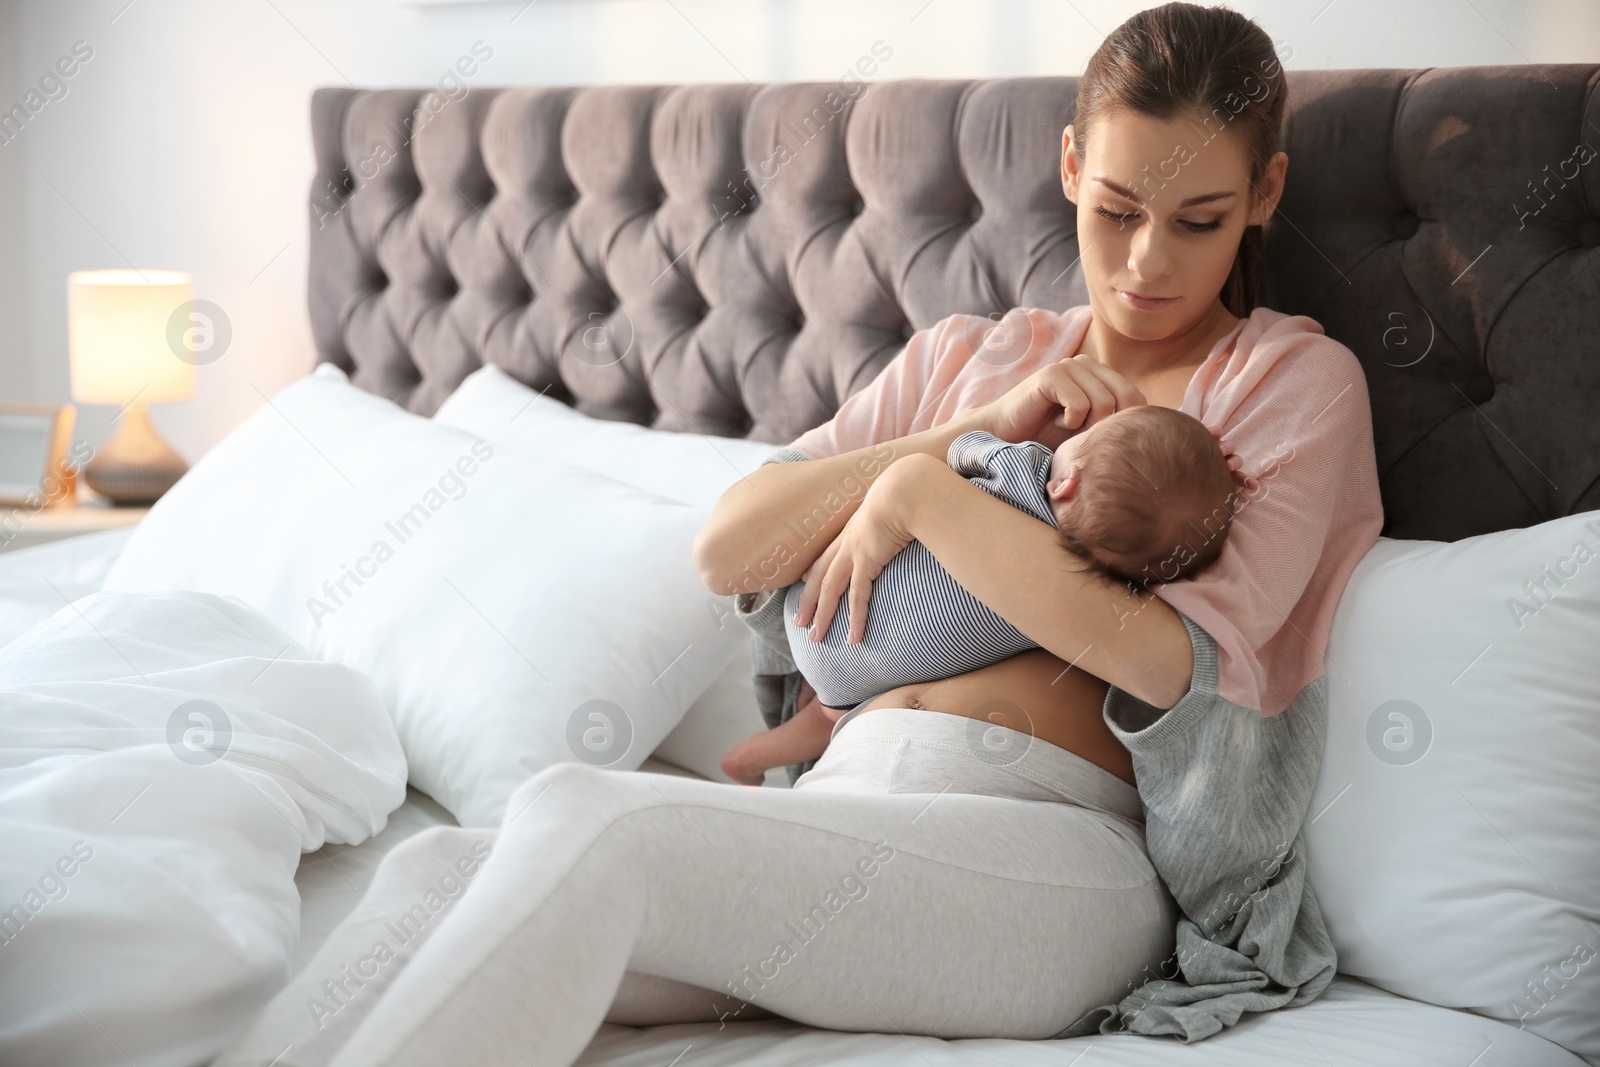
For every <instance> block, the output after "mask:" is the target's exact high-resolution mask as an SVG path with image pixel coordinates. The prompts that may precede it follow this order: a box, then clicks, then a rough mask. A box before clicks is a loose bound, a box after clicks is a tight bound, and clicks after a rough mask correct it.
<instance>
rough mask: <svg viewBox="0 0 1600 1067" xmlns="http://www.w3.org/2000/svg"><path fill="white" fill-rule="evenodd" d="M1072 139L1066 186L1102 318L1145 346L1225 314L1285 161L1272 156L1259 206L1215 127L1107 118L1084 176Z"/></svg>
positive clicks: (1090, 148)
mask: <svg viewBox="0 0 1600 1067" xmlns="http://www.w3.org/2000/svg"><path fill="white" fill-rule="evenodd" d="M1075 136H1076V130H1075V129H1074V128H1073V127H1072V126H1068V127H1067V128H1066V130H1065V131H1064V132H1063V134H1062V140H1061V147H1062V155H1061V182H1062V188H1063V189H1064V190H1065V192H1066V194H1067V199H1069V200H1071V201H1072V202H1073V203H1074V204H1075V205H1077V209H1078V248H1079V251H1080V252H1081V253H1082V257H1083V273H1084V280H1085V282H1086V283H1087V285H1088V289H1089V303H1090V305H1091V307H1092V308H1093V309H1094V314H1095V317H1096V318H1098V319H1101V320H1103V321H1105V322H1106V323H1107V324H1108V325H1110V326H1111V327H1113V328H1114V329H1115V330H1116V331H1117V332H1118V333H1120V334H1122V335H1123V336H1125V337H1128V338H1131V339H1134V340H1143V341H1156V340H1161V339H1163V338H1166V337H1170V336H1173V335H1174V334H1176V333H1179V332H1181V331H1182V330H1184V329H1186V328H1187V327H1189V326H1192V325H1194V324H1195V323H1197V322H1199V321H1200V319H1201V318H1202V317H1204V316H1205V315H1206V314H1208V313H1209V312H1210V311H1211V310H1212V309H1213V308H1214V307H1215V305H1216V303H1217V300H1218V296H1219V294H1220V293H1221V291H1222V287H1223V284H1224V283H1225V282H1226V281H1227V280H1228V272H1229V271H1230V270H1232V268H1233V261H1234V257H1235V256H1236V255H1237V253H1238V251H1239V240H1240V238H1241V237H1242V236H1243V234H1244V230H1245V227H1246V226H1249V225H1259V224H1261V223H1264V222H1265V221H1266V219H1267V217H1268V216H1270V215H1271V213H1272V208H1273V207H1274V206H1275V205H1276V203H1277V200H1278V197H1279V195H1280V194H1281V191H1282V187H1283V173H1284V169H1285V166H1286V165H1287V162H1288V157H1287V156H1286V155H1284V153H1282V152H1279V153H1277V154H1276V155H1275V156H1274V157H1273V159H1272V163H1271V165H1269V166H1268V168H1267V173H1266V174H1265V175H1264V176H1263V177H1262V180H1261V181H1260V182H1258V183H1257V188H1258V189H1259V190H1260V194H1261V196H1260V197H1256V196H1254V195H1253V190H1252V189H1251V186H1250V165H1249V159H1248V157H1247V156H1246V154H1245V150H1244V148H1243V146H1242V145H1241V144H1240V143H1239V141H1238V140H1237V139H1236V137H1235V135H1234V134H1233V132H1232V131H1231V130H1228V129H1227V128H1223V129H1222V130H1221V131H1220V132H1219V131H1218V129H1217V127H1216V125H1215V123H1213V124H1212V125H1211V126H1210V127H1206V126H1203V125H1201V123H1200V120H1199V118H1196V119H1194V120H1193V121H1192V122H1191V121H1188V120H1184V119H1178V120H1172V121H1163V120H1160V119H1154V118H1151V117H1149V116H1148V115H1141V114H1138V113H1136V112H1129V111H1110V112H1106V113H1104V114H1103V115H1102V117H1101V119H1100V121H1099V122H1097V123H1096V124H1095V126H1094V127H1093V129H1092V136H1091V137H1090V138H1089V141H1088V144H1087V146H1086V147H1087V152H1086V154H1085V156H1084V163H1083V166H1082V168H1081V169H1080V168H1079V166H1078V162H1077V156H1076V154H1075V145H1074V143H1073V139H1074V137H1075ZM1207 136H1209V137H1210V138H1211V139H1210V140H1209V141H1208V140H1207V139H1206V138H1207ZM1263 199H1264V200H1265V201H1267V202H1265V203H1261V204H1256V203H1255V202H1256V201H1257V200H1263ZM1136 297H1151V298H1158V299H1154V300H1141V299H1134V298H1136Z"/></svg>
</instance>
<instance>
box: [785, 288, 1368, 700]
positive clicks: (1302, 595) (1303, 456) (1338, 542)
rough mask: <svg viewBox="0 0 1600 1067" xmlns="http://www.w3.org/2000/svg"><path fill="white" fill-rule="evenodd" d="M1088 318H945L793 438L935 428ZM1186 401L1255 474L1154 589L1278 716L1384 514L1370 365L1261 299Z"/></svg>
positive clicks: (825, 447) (1233, 694)
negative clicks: (1188, 567) (1216, 532)
mask: <svg viewBox="0 0 1600 1067" xmlns="http://www.w3.org/2000/svg"><path fill="white" fill-rule="evenodd" d="M1092 317H1093V313H1092V311H1091V309H1090V307H1089V305H1087V304H1082V305H1079V306H1078V307H1074V308H1069V309H1068V310H1066V311H1063V312H1059V313H1057V312H1054V311H1044V310H1041V309H1038V308H1018V309H1016V310H1014V311H1011V312H1009V313H1008V314H1007V315H1006V316H1005V318H1004V319H1002V320H1001V321H1000V322H999V323H998V324H996V323H995V322H994V321H993V320H990V319H985V318H981V317H978V316H973V315H952V316H950V317H948V318H946V319H942V320H940V321H939V322H938V323H936V324H934V325H933V326H932V327H930V328H928V329H925V330H920V331H918V332H917V333H916V334H914V335H913V336H912V337H911V339H910V340H909V341H908V342H907V343H906V347H905V348H904V349H903V350H902V351H901V352H900V353H899V354H898V355H896V356H895V358H894V359H892V360H890V361H889V364H888V365H887V366H886V367H884V369H883V371H882V372H881V373H880V374H879V375H878V376H877V377H876V378H874V379H873V380H872V382H871V383H869V384H868V385H867V386H866V387H865V388H863V389H861V390H860V391H858V392H856V393H855V394H854V395H852V396H850V397H849V398H848V399H847V400H846V401H845V402H844V404H843V405H841V406H840V408H839V411H838V412H837V414H835V415H834V417H833V418H832V419H831V420H829V421H828V422H825V423H823V424H822V425H821V426H818V427H816V428H815V429H813V430H810V431H808V432H807V433H805V434H802V435H801V436H800V437H799V438H797V439H796V440H795V441H794V442H793V443H792V444H791V445H790V447H791V448H794V449H797V450H798V451H800V452H802V453H804V454H805V455H806V456H808V457H809V458H812V459H818V458H821V457H823V456H832V455H838V454H839V453H842V452H850V451H854V450H855V449H858V448H865V447H867V446H868V445H871V444H875V443H877V442H880V441H887V440H893V439H894V438H897V437H904V436H906V435H907V434H911V433H916V432H918V431H920V430H926V429H929V428H931V427H934V426H938V425H940V424H941V423H944V422H946V421H948V420H949V419H950V418H952V417H953V416H955V415H956V414H957V413H959V412H962V411H966V410H968V409H969V408H972V407H976V406H978V405H982V404H986V403H988V402H989V401H991V400H994V399H996V398H997V397H999V396H1001V395H1002V394H1004V393H1005V392H1006V391H1007V390H1008V389H1010V388H1011V387H1012V386H1013V385H1015V384H1016V383H1018V382H1020V381H1021V380H1022V379H1024V378H1026V377H1027V376H1028V375H1029V374H1032V373H1033V372H1034V371H1035V370H1038V369H1039V368H1040V367H1042V366H1044V365H1046V364H1048V363H1051V362H1054V361H1057V360H1061V359H1066V358H1070V357H1072V356H1073V355H1075V354H1076V353H1077V352H1078V349H1079V347H1080V346H1081V345H1082V343H1083V338H1084V336H1085V334H1086V333H1087V332H1088V329H1089V323H1090V321H1091V319H1092ZM991 330H992V331H995V332H993V333H992V334H990V335H989V337H990V340H989V344H988V347H985V346H984V338H985V334H986V331H991ZM1179 410H1181V411H1183V412H1185V413H1187V414H1189V415H1193V416H1194V417H1195V418H1197V419H1199V420H1200V421H1201V422H1203V423H1205V424H1206V425H1207V426H1208V427H1211V428H1213V429H1220V430H1221V431H1223V433H1224V435H1225V436H1226V437H1227V440H1228V443H1229V444H1230V445H1232V446H1233V449H1234V451H1235V452H1237V453H1238V455H1239V458H1240V459H1242V460H1243V461H1244V469H1245V470H1246V471H1248V472H1249V473H1251V474H1254V475H1255V476H1256V478H1257V479H1259V481H1260V483H1261V484H1260V486H1259V487H1258V488H1257V489H1256V490H1254V491H1253V492H1247V493H1246V494H1245V501H1246V502H1245V503H1244V505H1243V507H1242V508H1241V509H1240V511H1239V513H1238V514H1237V516H1236V517H1235V519H1234V524H1233V528H1232V530H1231V531H1230V533H1229V535H1228V540H1227V542H1226V543H1225V544H1224V545H1223V549H1222V556H1221V558H1220V559H1218V560H1217V562H1216V564H1215V565H1214V566H1213V567H1211V568H1210V569H1208V570H1207V571H1206V572H1204V573H1202V574H1201V575H1200V576H1199V577H1196V578H1191V579H1187V580H1185V581H1179V582H1170V583H1166V584H1163V585H1159V586H1156V587H1155V588H1156V594H1157V595H1158V596H1160V597H1161V599H1162V600H1165V601H1166V602H1167V603H1168V604H1170V605H1171V606H1172V607H1173V608H1176V609H1177V610H1178V611H1180V612H1182V613H1183V614H1185V615H1187V616H1188V617H1189V618H1190V619H1192V620H1193V621H1194V622H1195V623H1197V624H1198V625H1199V626H1200V627H1201V628H1203V629H1204V630H1205V631H1206V632H1207V633H1209V634H1210V635H1211V636H1212V638H1213V639H1215V641H1216V644H1217V652H1218V657H1219V660H1218V689H1217V691H1218V693H1219V694H1220V695H1221V696H1222V697H1223V698H1225V699H1227V700H1230V701H1232V702H1233V703H1235V704H1238V705H1239V706H1240V707H1244V708H1251V709H1256V710H1259V711H1260V712H1261V713H1262V714H1263V715H1264V716H1272V715H1277V714H1278V713H1280V712H1282V711H1283V710H1284V709H1285V708H1286V707H1288V706H1289V703H1290V701H1292V700H1293V699H1294V697H1295V695H1296V694H1297V693H1299V692H1300V690H1301V689H1302V688H1303V687H1304V686H1305V685H1306V684H1307V683H1308V682H1311V681H1313V680H1315V679H1317V678H1320V677H1321V676H1322V675H1323V673H1324V672H1325V665H1324V654H1325V653H1326V651H1327V645H1328V632H1329V629H1330V628H1331V626H1332V623H1333V614H1334V609H1335V608H1336V607H1337V606H1338V603H1339V597H1340V595H1341V594H1342V593H1343V592H1344V587H1345V583H1346V581H1348V580H1349V577H1350V572H1351V571H1352V570H1354V569H1355V566H1356V564H1357V563H1358V562H1360V560H1361V557H1362V556H1363V555H1365V554H1366V552H1367V550H1368V549H1369V548H1371V547H1372V545H1373V544H1374V543H1375V542H1376V541H1377V538H1378V532H1379V530H1380V529H1381V528H1382V526H1383V505H1382V503H1381V501H1380V499H1379V495H1378V472H1377V463H1376V460H1375V458H1374V456H1373V443H1372V412H1371V408H1370V406H1369V401H1368V397H1367V382H1366V377H1365V375H1364V373H1363V372H1362V369H1361V364H1360V362H1359V361H1358V360H1357V359H1356V357H1355V353H1353V352H1351V351H1350V349H1348V348H1346V347H1345V346H1344V345H1342V344H1340V343H1339V342H1338V341H1335V340H1333V339H1332V338H1330V337H1328V336H1326V335H1325V334H1324V333H1323V332H1322V327H1321V326H1320V325H1318V323H1317V322H1316V321H1315V320H1313V319H1310V318H1307V317H1305V316H1304V315H1292V316H1291V315H1285V314H1283V313H1281V312H1277V311H1273V310H1271V309H1269V308H1264V307H1263V308H1257V309H1256V310H1255V311H1254V312H1253V313H1252V314H1251V315H1250V317H1249V318H1247V319H1242V320H1240V322H1239V324H1238V325H1237V326H1236V327H1235V328H1234V329H1233V330H1232V331H1231V332H1230V333H1229V334H1228V335H1227V336H1226V337H1224V338H1223V339H1222V340H1220V341H1218V342H1217V344H1216V347H1215V348H1213V349H1212V350H1211V353H1210V354H1209V355H1208V356H1207V357H1206V360H1205V362H1204V363H1203V364H1201V366H1200V367H1199V369H1198V370H1196V371H1195V373H1194V377H1193V378H1192V379H1190V382H1189V387H1188V389H1187V390H1186V391H1185V393H1184V397H1183V404H1182V406H1181V407H1180V409H1179Z"/></svg>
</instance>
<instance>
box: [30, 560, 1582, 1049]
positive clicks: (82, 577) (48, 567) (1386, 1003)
mask: <svg viewBox="0 0 1600 1067" xmlns="http://www.w3.org/2000/svg"><path fill="white" fill-rule="evenodd" d="M130 533H131V531H129V530H113V531H107V532H104V533H95V534H87V535H83V536H80V537H74V538H70V539H68V540H64V541H58V542H55V543H53V544H48V545H41V546H37V547H34V548H28V549H23V550H20V551H16V552H10V553H4V554H0V645H4V644H6V643H8V642H10V641H11V640H13V639H14V638H15V637H17V636H18V635H20V634H21V633H23V632H25V631H26V630H27V629H29V628H30V627H31V626H33V625H34V624H35V623H36V622H38V621H39V620H41V619H44V618H47V617H49V616H50V615H52V614H54V613H55V612H56V611H57V610H59V609H60V608H61V607H63V606H64V605H65V604H67V603H69V602H71V601H72V600H75V599H77V598H78V597H81V596H86V595H88V594H89V593H92V592H94V591H96V590H97V589H99V588H100V584H101V582H102V581H103V579H104V576H105V573H106V570H107V569H108V568H109V567H110V565H111V563H112V561H114V560H115V559H116V556H117V554H118V552H120V551H121V549H122V546H123V545H124V544H125V543H126V541H127V538H128V537H129V535H130ZM640 769H641V770H643V771H649V772H652V773H658V774H677V775H684V776H687V777H699V775H695V774H694V773H693V772H690V771H686V770H683V769H681V768H678V767H676V766H674V765H672V764H669V763H666V762H663V761H661V760H658V759H655V758H651V759H649V760H646V761H645V763H644V765H643V766H642V767H641V768H640ZM454 823H455V820H453V819H452V818H451V817H450V814H449V813H448V812H446V811H445V810H444V809H443V808H441V807H440V806H439V805H438V804H436V803H434V802H433V801H432V800H431V799H430V798H428V797H427V796H425V795H423V794H421V793H418V792H416V791H414V790H412V791H409V792H408V794H407V796H406V800H405V803H404V804H402V805H401V806H400V807H399V808H398V809H396V810H395V811H394V812H393V813H392V814H391V815H390V817H389V821H388V825H387V826H386V827H385V829H384V830H383V831H382V832H381V833H379V834H377V835H376V836H374V837H372V838H370V839H369V840H367V841H364V842H363V843H362V844H360V845H355V846H349V845H330V846H326V847H324V848H322V849H319V850H318V851H316V852H313V853H308V854H306V855H305V856H303V857H302V859H301V863H300V868H299V871H298V873H297V874H296V877H295V883H296V886H297V887H298V889H299V891H300V897H301V940H300V945H299V950H298V955H297V958H296V960H295V964H294V966H295V969H296V970H298V969H299V967H301V966H303V965H304V963H305V961H307V960H309V959H310V958H311V956H312V955H313V954H314V953H315V952H316V951H317V949H318V948H319V947H320V946H321V945H322V944H323V942H324V941H325V940H326V939H327V937H328V935H329V934H330V933H331V932H332V931H333V929H334V928H335V927H336V926H337V925H338V924H339V922H340V921H341V920H342V919H343V918H344V916H345V915H346V914H348V913H349V911H350V910H351V909H352V908H354V907H355V904H356V902H357V901H358V900H359V899H360V898H361V895H362V893H363V892H365V890H366V888H367V886H368V885H370V884H371V881H372V878H373V875H374V873H375V872H376V870H377V867H378V865H379V863H380V862H381V861H382V859H383V857H384V856H385V855H386V854H387V853H388V852H389V850H390V849H392V848H394V847H395V846H396V845H397V844H399V843H400V842H402V841H404V840H405V839H406V838H408V837H410V836H411V835H412V834H415V833H417V832H419V831H421V830H424V829H426V828H428V827H430V826H450V825H454ZM691 1050H692V1051H693V1057H694V1058H693V1063H694V1064H695V1065H696V1067H715V1065H718V1064H744V1065H753V1067H768V1065H770V1067H778V1065H780V1064H781V1065H785V1067H787V1065H795V1064H812V1063H815V1064H839V1065H862V1067H865V1065H869V1064H871V1065H887V1064H906V1065H907V1067H913V1065H915V1067H937V1065H939V1064H947V1063H948V1064H956V1063H961V1064H985V1063H989V1064H1005V1065H1010V1067H1030V1065H1034V1064H1037V1065H1040V1067H1043V1065H1045V1064H1049V1065H1051V1067H1070V1065H1072V1064H1076V1063H1078V1062H1080V1061H1081V1062H1084V1063H1085V1064H1094V1065H1127V1067H1167V1065H1169V1064H1171V1065H1176V1064H1183V1065H1184V1067H1208V1065H1217V1067H1258V1065H1259V1067H1268V1065H1272V1067H1279V1065H1282V1064H1300V1063H1304V1064H1321V1065H1326V1067H1389V1065H1393V1067H1423V1065H1428V1067H1433V1065H1437V1067H1583V1061H1582V1060H1581V1059H1579V1058H1578V1057H1577V1056H1575V1055H1573V1054H1572V1053H1570V1052H1568V1051H1566V1050H1564V1049H1562V1048H1560V1047H1559V1046H1557V1045H1555V1044H1553V1043H1551V1042H1549V1041H1546V1040H1545V1039H1543V1038H1541V1037H1537V1036H1535V1035H1534V1034H1532V1033H1529V1032H1528V1031H1525V1030H1520V1029H1517V1028H1515V1027H1512V1026H1508V1025H1506V1024H1504V1023H1500V1022H1497V1021H1495V1020H1492V1019H1487V1018H1484V1017H1482V1016H1479V1015H1474V1014H1471V1013H1469V1012H1463V1011H1456V1010H1453V1009H1450V1008H1443V1007H1438V1006H1435V1005H1431V1004H1424V1003H1421V1002H1419V1001H1414V1000H1410V999H1408V998H1405V997H1400V996H1396V995H1394V994H1392V993H1388V992H1386V991H1384V990H1382V989H1379V988H1377V987H1375V986H1372V985H1369V984H1367V983H1365V982H1361V981H1358V980H1356V979H1353V978H1349V977H1346V976H1344V975H1340V976H1338V977H1337V978H1335V980H1334V982H1333V984H1332V985H1331V986H1329V988H1328V990H1327V991H1326V992H1325V993H1324V994H1323V995H1322V996H1321V997H1320V998H1318V1000H1316V1001H1315V1002H1314V1003H1312V1004H1309V1005H1306V1006H1305V1007H1302V1008H1297V1009H1294V1010H1292V1011H1289V1012H1266V1013H1261V1014H1257V1015H1249V1016H1246V1017H1245V1018H1244V1019H1243V1020H1241V1021H1240V1022H1239V1023H1238V1024H1237V1025H1236V1026H1234V1027H1233V1028H1231V1029H1230V1030H1229V1031H1228V1032H1226V1033H1223V1034H1220V1035H1217V1036H1216V1037H1214V1038H1211V1039H1209V1040H1207V1041H1203V1042H1199V1043H1197V1044H1195V1045H1193V1046H1184V1045H1182V1044H1181V1043H1180V1042H1178V1041H1176V1040H1172V1039H1165V1038H1140V1037H1133V1036H1127V1035H1115V1036H1097V1037H1091V1038H1077V1039H1074V1040H1071V1041H1008V1040H997V1039H996V1040H987V1039H986V1040H961V1041H944V1040H939V1039H936V1038H928V1037H913V1036H906V1035H901V1034H876V1033H870V1034H858V1033H845V1032H840V1031H832V1030H819V1029H817V1028H814V1027H809V1026H804V1025H801V1024H798V1023H792V1022H788V1021H786V1020H780V1019H767V1020H757V1021H748V1022H725V1023H691V1024H680V1025H672V1026H656V1027H630V1026H619V1025H613V1024H603V1025H602V1026H601V1028H600V1031H599V1032H598V1033H597V1034H596V1035H595V1038H594V1040H593V1041H592V1042H591V1044H590V1046H589V1048H588V1049H587V1050H586V1051H585V1053H584V1054H583V1056H582V1058H581V1059H580V1060H579V1061H578V1062H579V1063H580V1064H583V1065H587V1067H643V1065H647V1064H648V1065H657V1064H668V1063H673V1062H676V1061H677V1060H678V1059H679V1057H682V1056H684V1055H685V1053H688V1052H690V1051H691Z"/></svg>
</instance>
